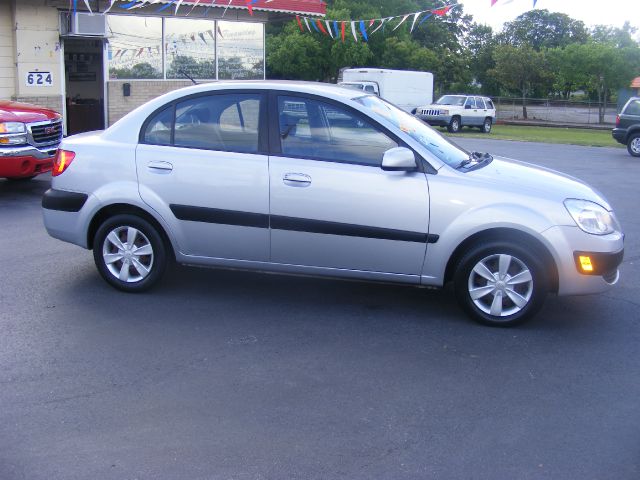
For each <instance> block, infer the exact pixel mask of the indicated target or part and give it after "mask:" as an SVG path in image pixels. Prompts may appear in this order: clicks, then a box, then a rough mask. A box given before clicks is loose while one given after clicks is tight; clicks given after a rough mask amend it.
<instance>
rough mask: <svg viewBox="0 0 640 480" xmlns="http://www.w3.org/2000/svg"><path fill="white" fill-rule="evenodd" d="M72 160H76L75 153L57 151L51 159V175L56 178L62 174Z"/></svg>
mask: <svg viewBox="0 0 640 480" xmlns="http://www.w3.org/2000/svg"><path fill="white" fill-rule="evenodd" d="M74 158H76V154H75V152H70V151H69V150H61V149H58V151H57V152H56V156H55V157H54V159H53V171H52V172H51V175H53V176H54V177H57V176H58V175H60V174H61V173H63V172H64V171H65V170H66V169H67V168H68V167H69V165H71V162H73V159H74Z"/></svg>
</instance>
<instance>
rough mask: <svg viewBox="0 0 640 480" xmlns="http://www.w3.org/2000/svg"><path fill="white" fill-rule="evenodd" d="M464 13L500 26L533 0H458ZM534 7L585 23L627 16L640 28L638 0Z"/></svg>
mask: <svg viewBox="0 0 640 480" xmlns="http://www.w3.org/2000/svg"><path fill="white" fill-rule="evenodd" d="M460 2H461V3H463V4H464V11H465V13H470V14H472V15H473V18H474V19H475V21H476V22H478V23H485V24H487V25H491V26H492V27H493V29H494V30H500V29H501V28H502V25H503V23H504V22H509V21H511V20H514V19H515V18H516V17H517V16H518V15H522V14H523V13H525V12H527V11H529V10H531V9H532V8H533V0H498V2H497V3H496V4H495V5H494V6H493V7H492V6H491V0H460ZM536 8H537V9H542V8H545V9H547V10H549V11H552V12H560V13H566V14H567V15H569V16H570V17H572V18H575V19H576V20H582V21H583V22H584V23H585V24H586V25H587V26H588V27H589V26H592V25H597V24H605V25H613V26H615V27H622V24H623V23H624V22H625V21H626V20H629V21H630V22H631V25H633V26H635V27H637V28H638V29H639V30H640V0H608V1H606V0H538V2H537V5H536Z"/></svg>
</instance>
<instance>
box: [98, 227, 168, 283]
mask: <svg viewBox="0 0 640 480" xmlns="http://www.w3.org/2000/svg"><path fill="white" fill-rule="evenodd" d="M93 258H94V260H95V263H96V267H97V268H98V272H100V275H101V276H102V278H104V279H105V280H106V281H107V283H109V284H110V285H111V286H113V287H115V288H117V289H118V290H122V291H125V292H132V293H136V292H142V291H144V290H147V289H149V288H151V287H152V286H153V285H154V284H155V283H156V282H157V281H158V280H160V277H162V274H163V273H164V270H165V267H166V264H167V249H166V247H165V245H164V242H163V241H162V237H161V236H160V234H159V233H158V231H157V230H156V229H155V227H153V225H151V224H150V223H149V222H147V221H146V220H145V219H143V218H140V217H138V216H136V215H116V216H114V217H111V218H109V219H107V220H106V221H105V222H104V223H103V224H102V225H101V226H100V228H98V231H97V232H96V235H95V237H94V242H93Z"/></svg>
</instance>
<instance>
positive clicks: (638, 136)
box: [627, 133, 640, 157]
mask: <svg viewBox="0 0 640 480" xmlns="http://www.w3.org/2000/svg"><path fill="white" fill-rule="evenodd" d="M627 150H628V151H629V154H631V155H633V156H634V157H640V133H635V134H633V135H631V136H630V137H629V140H628V141H627Z"/></svg>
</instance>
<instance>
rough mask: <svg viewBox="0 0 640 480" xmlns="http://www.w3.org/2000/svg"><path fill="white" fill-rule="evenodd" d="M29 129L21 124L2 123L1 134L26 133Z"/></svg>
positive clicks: (0, 124) (0, 126) (0, 125)
mask: <svg viewBox="0 0 640 480" xmlns="http://www.w3.org/2000/svg"><path fill="white" fill-rule="evenodd" d="M26 131H27V127H26V126H25V125H24V123H20V122H0V133H26Z"/></svg>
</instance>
